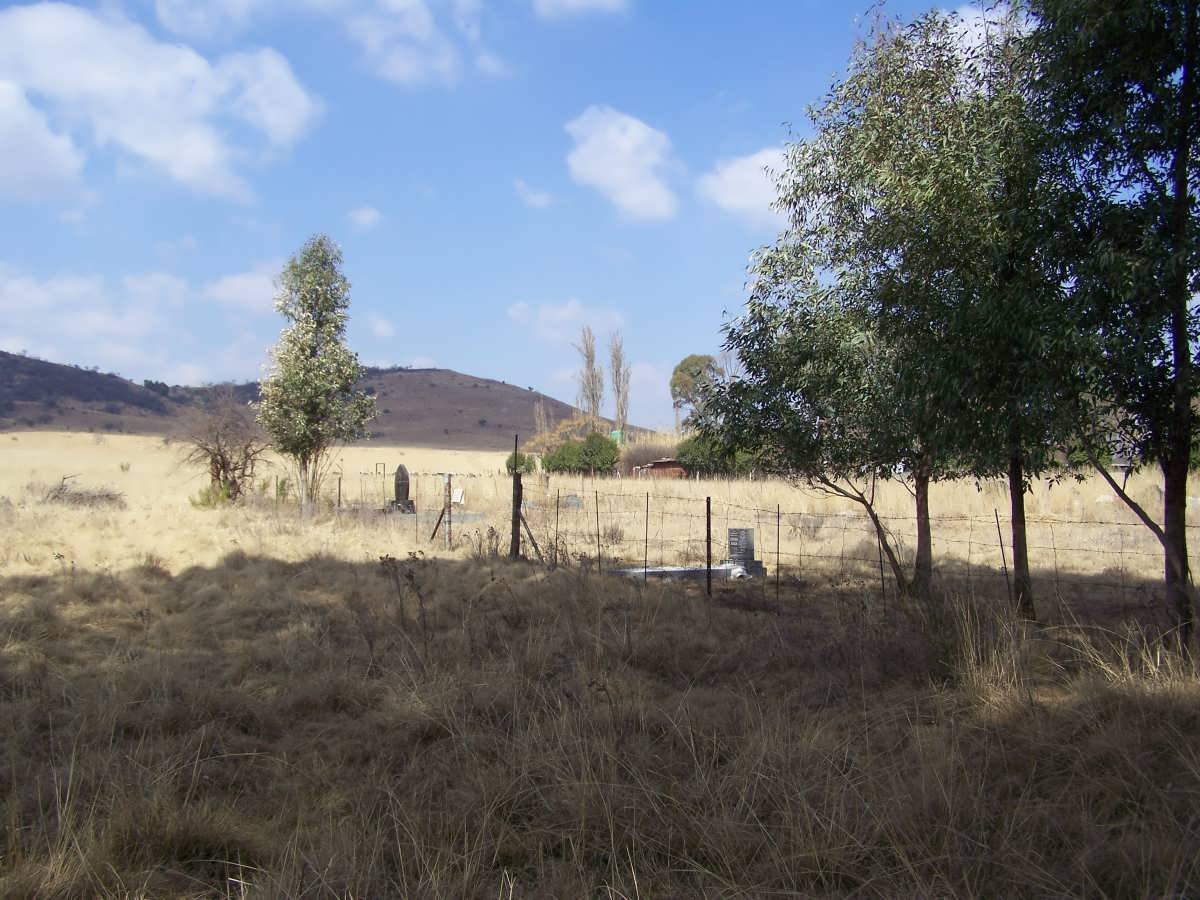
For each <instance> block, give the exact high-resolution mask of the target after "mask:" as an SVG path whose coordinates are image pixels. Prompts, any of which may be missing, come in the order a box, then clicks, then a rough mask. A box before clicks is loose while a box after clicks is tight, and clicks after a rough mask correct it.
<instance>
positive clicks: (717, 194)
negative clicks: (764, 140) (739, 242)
mask: <svg viewBox="0 0 1200 900" xmlns="http://www.w3.org/2000/svg"><path fill="white" fill-rule="evenodd" d="M783 152H784V151H783V148H782V147H767V148H766V149H763V150H759V151H758V152H757V153H751V154H750V155H749V156H739V157H737V158H736V159H726V160H721V161H720V162H718V163H717V164H716V166H715V167H714V168H713V170H712V171H711V172H708V173H707V174H704V175H701V176H700V178H699V179H698V180H697V182H696V190H697V191H698V192H699V194H700V196H701V197H703V198H704V199H706V200H708V201H710V202H711V203H714V204H716V205H717V206H719V207H720V208H721V209H723V210H725V211H726V212H729V213H732V214H733V215H735V216H737V217H739V218H741V219H743V220H744V221H746V222H748V223H750V224H751V225H754V226H756V227H760V226H761V227H763V228H778V227H780V226H782V225H783V223H784V221H785V220H784V217H783V216H782V215H781V214H780V213H779V212H777V211H776V210H774V209H771V203H772V202H773V201H774V200H775V196H776V193H775V182H774V180H773V179H772V177H771V176H770V175H768V174H767V170H768V169H770V170H771V171H774V172H778V171H780V170H781V169H782V168H783V161H784V158H783Z"/></svg>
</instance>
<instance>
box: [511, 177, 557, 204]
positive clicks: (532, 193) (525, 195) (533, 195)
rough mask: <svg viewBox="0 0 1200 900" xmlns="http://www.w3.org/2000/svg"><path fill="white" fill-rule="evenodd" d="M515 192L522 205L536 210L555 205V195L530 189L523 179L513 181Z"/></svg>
mask: <svg viewBox="0 0 1200 900" xmlns="http://www.w3.org/2000/svg"><path fill="white" fill-rule="evenodd" d="M513 190H515V191H516V192H517V196H518V197H520V198H521V202H522V203H524V204H525V205H526V206H530V207H533V208H534V209H545V208H546V207H547V206H550V205H552V204H553V203H554V195H553V194H551V193H549V192H548V191H539V190H537V189H536V188H533V187H530V186H529V185H528V184H527V183H526V182H525V180H524V179H523V178H514V179H513Z"/></svg>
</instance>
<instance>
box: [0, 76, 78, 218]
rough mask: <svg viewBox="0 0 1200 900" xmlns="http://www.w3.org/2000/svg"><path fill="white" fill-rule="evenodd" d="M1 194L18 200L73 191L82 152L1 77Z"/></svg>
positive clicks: (17, 89)
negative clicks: (53, 129) (57, 131)
mask: <svg viewBox="0 0 1200 900" xmlns="http://www.w3.org/2000/svg"><path fill="white" fill-rule="evenodd" d="M0 159H3V160H4V164H3V165H0V195H8V196H10V197H16V198H17V199H19V200H36V199H39V198H41V197H44V196H61V195H65V194H69V193H75V192H76V191H77V189H78V181H79V175H80V172H81V171H82V170H83V154H82V153H81V152H80V151H79V149H78V148H77V147H76V146H75V144H74V142H73V141H72V140H71V138H70V137H68V136H66V135H63V134H57V133H55V132H54V131H52V130H51V129H50V125H49V123H48V122H47V121H46V116H45V115H44V114H43V113H42V112H41V111H40V110H38V109H35V108H34V107H33V106H32V105H31V104H30V103H29V100H28V99H27V98H26V97H25V94H24V92H23V91H22V90H21V89H20V88H18V87H17V86H16V85H15V84H11V83H9V82H7V81H0Z"/></svg>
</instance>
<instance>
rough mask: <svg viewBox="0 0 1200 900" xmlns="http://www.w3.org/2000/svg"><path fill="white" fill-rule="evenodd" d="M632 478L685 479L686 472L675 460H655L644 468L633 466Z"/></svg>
mask: <svg viewBox="0 0 1200 900" xmlns="http://www.w3.org/2000/svg"><path fill="white" fill-rule="evenodd" d="M633 477H634V478H687V470H686V469H685V468H684V467H683V464H682V463H681V462H680V461H679V460H677V459H656V460H654V461H653V462H648V463H646V464H645V465H644V466H634V468H633Z"/></svg>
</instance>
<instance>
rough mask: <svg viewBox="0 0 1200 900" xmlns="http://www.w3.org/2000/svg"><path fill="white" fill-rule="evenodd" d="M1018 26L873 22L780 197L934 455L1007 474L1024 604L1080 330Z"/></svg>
mask: <svg viewBox="0 0 1200 900" xmlns="http://www.w3.org/2000/svg"><path fill="white" fill-rule="evenodd" d="M1019 25H1020V23H1019V21H1018V20H1017V18H1016V14H1015V13H1009V14H1008V15H1007V16H1004V17H1001V18H998V19H997V18H992V19H991V20H990V21H989V22H988V24H987V25H986V26H985V27H984V28H983V29H981V30H977V31H974V32H970V33H967V32H965V29H964V27H963V25H962V23H961V22H960V21H959V20H958V19H957V18H956V17H955V16H953V15H946V14H943V13H938V12H932V13H928V14H925V15H923V16H920V17H918V18H917V19H915V20H914V21H913V22H911V23H910V24H908V25H898V24H885V25H884V26H883V27H881V28H880V29H879V30H878V31H877V33H876V34H875V36H874V41H873V43H871V44H870V45H864V46H863V47H860V49H859V50H858V51H857V52H856V54H855V56H854V58H853V59H852V61H851V66H850V69H849V72H848V74H847V76H846V78H845V79H844V80H843V81H842V82H841V83H840V84H839V85H838V86H836V87H835V89H834V90H833V91H832V92H831V94H830V96H829V97H828V98H827V100H826V102H825V104H824V105H823V106H822V107H821V108H820V109H819V110H817V112H816V116H815V124H816V125H817V128H818V134H819V138H818V145H819V147H820V152H819V153H817V154H816V155H814V154H812V153H808V152H800V151H798V150H796V149H795V148H794V149H793V151H792V152H791V154H790V156H791V159H790V163H791V165H790V166H789V169H788V172H789V174H790V180H785V184H784V188H785V190H784V194H783V202H784V204H785V205H786V207H787V208H788V209H789V211H790V212H791V213H792V216H793V222H794V230H796V231H797V232H798V233H799V234H801V235H802V236H803V237H804V239H805V240H807V241H808V242H809V243H810V244H811V245H813V246H817V247H820V248H822V249H823V250H824V252H825V253H826V257H825V268H826V269H827V271H828V272H829V273H830V274H831V275H833V276H834V277H836V278H837V279H838V281H839V287H840V289H842V290H844V291H846V292H847V296H852V297H853V298H854V300H853V302H855V303H857V304H858V305H859V306H860V307H862V308H863V309H864V310H865V311H866V312H867V313H868V315H869V318H870V322H871V328H872V329H873V330H874V331H875V332H877V334H878V336H879V338H880V339H881V340H882V341H883V342H884V343H885V344H886V345H888V346H892V347H896V348H900V357H899V358H901V359H907V360H908V364H909V366H910V371H908V372H907V373H906V374H905V377H903V378H902V379H900V383H899V384H900V386H899V388H898V391H899V392H900V393H901V394H906V393H911V392H912V391H913V390H914V389H915V390H917V391H918V392H920V393H921V394H924V396H925V397H926V399H927V403H928V404H929V405H930V406H931V407H936V409H937V411H938V415H937V435H936V446H937V451H938V454H940V455H942V456H943V457H946V458H953V459H954V460H955V462H956V465H957V466H958V467H959V468H960V470H961V472H962V473H963V474H971V475H974V476H976V477H992V476H999V477H1004V478H1007V480H1008V485H1009V496H1010V505H1011V511H1012V545H1013V549H1014V571H1015V574H1016V578H1015V585H1016V597H1015V600H1016V604H1017V609H1018V611H1019V612H1020V613H1022V614H1023V615H1026V616H1029V617H1033V616H1034V612H1035V608H1034V603H1033V589H1032V580H1031V578H1030V572H1029V562H1028V554H1027V550H1026V537H1025V533H1026V528H1025V513H1024V495H1025V493H1026V491H1027V490H1028V488H1029V482H1030V479H1031V478H1032V477H1034V476H1037V475H1039V474H1042V473H1045V472H1046V471H1047V470H1049V469H1050V468H1052V467H1053V466H1054V464H1055V453H1054V451H1055V449H1056V448H1058V447H1060V446H1061V445H1063V444H1064V443H1065V442H1066V441H1067V439H1068V438H1069V436H1070V435H1071V433H1072V429H1073V428H1074V426H1075V425H1076V422H1077V414H1076V411H1077V406H1078V402H1077V401H1078V398H1079V396H1080V393H1081V391H1082V381H1081V378H1080V374H1081V371H1082V369H1083V362H1082V360H1083V354H1084V352H1085V351H1084V348H1085V347H1086V341H1084V340H1082V339H1081V338H1080V336H1079V330H1078V328H1077V327H1076V323H1075V322H1074V321H1073V320H1072V319H1071V317H1070V316H1065V315H1064V314H1063V311H1064V301H1063V289H1062V284H1063V281H1064V276H1063V273H1062V270H1061V268H1060V267H1059V266H1058V265H1057V264H1056V263H1055V260H1054V258H1053V257H1052V255H1050V254H1048V253H1047V252H1046V247H1045V245H1046V243H1047V231H1048V230H1049V229H1050V228H1051V225H1052V222H1053V217H1054V215H1055V213H1056V212H1057V211H1058V208H1059V206H1060V204H1061V195H1062V193H1063V191H1062V188H1061V187H1060V185H1059V182H1057V181H1056V180H1055V179H1054V178H1053V177H1052V173H1050V172H1048V171H1047V170H1046V169H1045V168H1044V167H1043V166H1041V165H1040V161H1039V154H1038V150H1039V147H1040V132H1039V128H1038V123H1037V121H1036V117H1035V116H1034V115H1033V114H1032V112H1031V110H1030V108H1029V103H1028V98H1027V91H1026V85H1027V78H1026V74H1027V70H1028V66H1027V62H1026V60H1027V57H1026V54H1025V53H1024V47H1023V44H1022V42H1021V40H1020V27H1019ZM919 396H920V395H918V396H914V397H909V398H908V399H907V400H905V398H904V397H901V398H900V399H899V402H901V403H904V402H910V403H911V402H912V401H914V400H917V399H919ZM914 474H915V473H914Z"/></svg>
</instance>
